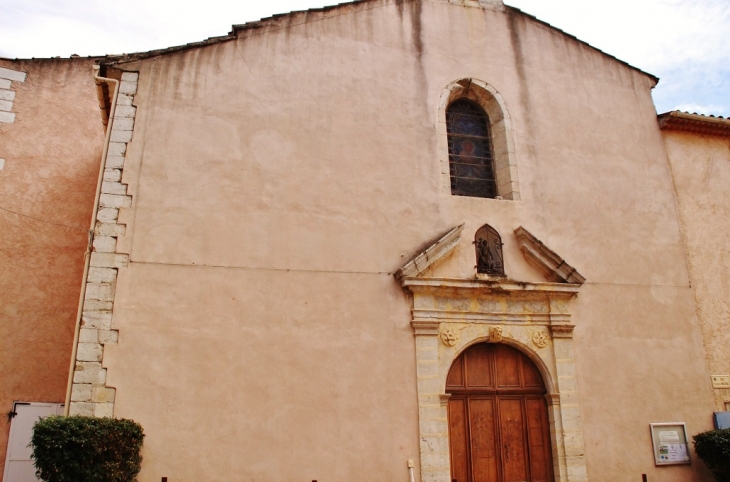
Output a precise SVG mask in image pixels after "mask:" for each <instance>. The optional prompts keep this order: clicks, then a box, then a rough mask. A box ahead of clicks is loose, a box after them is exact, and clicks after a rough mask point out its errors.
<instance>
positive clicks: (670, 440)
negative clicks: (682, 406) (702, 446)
mask: <svg viewBox="0 0 730 482" xmlns="http://www.w3.org/2000/svg"><path fill="white" fill-rule="evenodd" d="M649 427H650V429H651V442H652V445H653V446H654V463H655V464H656V465H677V464H689V463H690V460H689V445H688V444H687V427H685V424H684V423H683V422H673V423H650V424H649Z"/></svg>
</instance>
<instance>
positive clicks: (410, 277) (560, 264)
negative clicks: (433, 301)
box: [395, 223, 586, 293]
mask: <svg viewBox="0 0 730 482" xmlns="http://www.w3.org/2000/svg"><path fill="white" fill-rule="evenodd" d="M463 231H464V224H463V223H462V224H460V225H459V226H456V227H454V228H452V229H450V230H449V231H447V232H446V233H445V234H443V235H441V236H439V237H438V238H437V239H436V240H435V241H434V242H432V243H431V244H429V245H428V246H427V247H426V248H424V249H422V250H421V251H419V252H418V253H417V254H416V255H415V256H413V257H412V258H411V259H410V260H409V261H408V262H407V263H406V264H404V265H403V266H402V267H401V268H400V269H399V270H398V271H396V272H395V277H396V278H397V279H398V280H400V281H401V284H402V285H403V286H404V287H407V286H412V287H415V286H431V287H436V286H449V287H450V288H449V289H452V290H453V289H456V288H461V289H462V290H463V289H468V290H469V291H473V290H474V289H475V288H478V289H479V288H480V289H488V290H490V291H503V292H509V291H550V292H555V293H558V292H574V293H577V291H578V288H579V287H580V285H582V284H583V283H585V281H586V279H585V277H584V276H583V275H581V274H580V273H579V272H578V270H577V269H575V268H574V267H573V266H571V265H570V264H568V262H567V261H565V259H563V258H562V257H561V256H560V255H558V254H557V253H556V252H555V251H553V250H551V249H550V248H548V247H547V246H546V245H545V244H544V243H543V242H542V241H540V240H539V239H537V238H536V237H535V236H534V235H533V234H532V233H530V232H529V231H527V230H526V229H525V228H524V227H522V226H520V227H519V228H517V229H515V231H514V233H515V236H516V238H517V245H518V246H519V247H520V250H521V251H522V254H523V255H524V256H525V259H526V260H527V262H528V263H529V264H530V265H532V266H534V267H535V268H537V269H538V270H539V271H541V272H542V273H543V274H544V275H545V276H546V277H547V278H548V279H550V280H551V281H553V282H552V283H530V282H520V281H513V280H509V279H506V278H495V279H491V278H489V279H482V277H483V275H477V277H478V279H448V280H447V279H435V278H427V277H423V276H422V275H423V273H425V272H426V271H427V270H428V269H429V268H431V267H432V266H434V265H435V264H436V263H437V262H438V261H439V260H441V259H443V258H444V257H445V256H446V255H448V254H449V253H451V252H452V251H453V250H454V249H455V248H456V246H458V245H459V243H460V241H461V233H462V232H463ZM418 279H421V280H422V281H420V282H417V281H416V280H418ZM426 280H430V281H426ZM561 284H565V285H572V286H575V287H576V288H575V290H574V291H573V288H572V287H571V288H567V287H566V289H562V288H560V285H561Z"/></svg>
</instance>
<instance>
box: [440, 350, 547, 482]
mask: <svg viewBox="0 0 730 482" xmlns="http://www.w3.org/2000/svg"><path fill="white" fill-rule="evenodd" d="M446 391H447V393H450V394H451V397H450V399H449V406H448V416H449V440H450V449H451V478H452V480H453V481H456V482H552V481H553V463H552V449H551V446H550V426H549V423H548V415H547V402H546V400H545V393H546V390H545V384H544V383H543V380H542V377H541V376H540V373H539V372H538V370H537V368H536V367H535V365H534V364H533V363H532V361H530V359H529V358H527V357H526V356H525V355H524V354H523V353H521V352H520V351H518V350H516V349H514V348H511V347H509V346H506V345H500V344H479V345H475V346H472V347H470V348H469V349H467V350H466V351H465V352H464V353H462V355H461V356H460V357H459V358H457V359H456V361H454V364H453V365H452V367H451V370H450V371H449V376H448V378H447V381H446Z"/></svg>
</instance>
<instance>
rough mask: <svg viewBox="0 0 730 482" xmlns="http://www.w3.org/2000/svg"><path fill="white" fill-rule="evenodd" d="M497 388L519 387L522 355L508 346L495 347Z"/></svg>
mask: <svg viewBox="0 0 730 482" xmlns="http://www.w3.org/2000/svg"><path fill="white" fill-rule="evenodd" d="M494 355H495V357H494V358H495V365H496V371H497V388H520V386H521V384H520V358H521V357H522V356H524V355H522V353H520V352H518V351H517V350H515V349H512V348H509V347H506V346H504V347H502V346H500V347H497V348H496V349H495V354H494Z"/></svg>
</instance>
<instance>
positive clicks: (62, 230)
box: [0, 59, 104, 473]
mask: <svg viewBox="0 0 730 482" xmlns="http://www.w3.org/2000/svg"><path fill="white" fill-rule="evenodd" d="M93 65H94V60H93V59H46V60H18V61H8V60H0V67H4V68H8V69H11V70H16V71H21V72H25V73H26V74H27V76H26V78H25V80H24V81H23V82H12V85H11V90H13V91H14V92H15V99H14V101H13V107H12V109H13V112H14V113H15V121H14V122H13V123H0V157H2V158H4V159H5V166H4V168H3V169H2V170H0V373H2V375H1V376H0V409H1V410H2V414H3V416H2V417H0V473H2V470H3V465H4V463H5V449H6V445H7V438H8V433H9V430H10V423H8V418H7V417H6V416H5V414H7V413H8V412H10V411H11V410H12V408H13V401H23V402H54V403H63V402H64V397H65V395H66V382H67V380H68V367H69V361H70V357H71V345H72V342H73V329H74V323H75V316H76V311H77V307H78V301H79V290H80V289H81V274H82V271H83V263H84V252H85V250H86V245H87V239H88V235H87V232H88V229H89V222H90V218H91V210H92V206H93V204H94V192H95V189H96V179H97V176H98V174H99V161H100V156H101V149H102V145H103V141H104V137H103V136H104V130H103V125H102V124H101V118H100V115H99V104H98V101H97V98H96V89H95V87H94V81H93V78H92V70H91V69H92V66H93Z"/></svg>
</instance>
